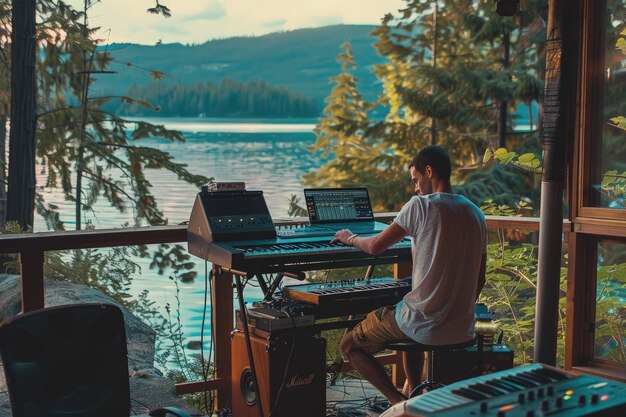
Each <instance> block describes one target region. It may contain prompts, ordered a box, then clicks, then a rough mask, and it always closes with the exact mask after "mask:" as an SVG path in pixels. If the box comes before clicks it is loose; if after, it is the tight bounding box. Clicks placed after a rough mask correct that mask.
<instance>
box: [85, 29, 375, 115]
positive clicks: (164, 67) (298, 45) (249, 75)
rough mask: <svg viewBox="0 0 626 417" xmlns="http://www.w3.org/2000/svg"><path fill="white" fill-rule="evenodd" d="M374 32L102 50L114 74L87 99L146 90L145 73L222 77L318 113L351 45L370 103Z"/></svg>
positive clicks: (296, 33)
mask: <svg viewBox="0 0 626 417" xmlns="http://www.w3.org/2000/svg"><path fill="white" fill-rule="evenodd" d="M373 29H374V26H371V25H335V26H326V27H321V28H313V29H298V30H293V31H287V32H276V33H271V34H268V35H263V36H256V37H235V38H227V39H217V40H211V41H208V42H206V43H203V44H200V45H181V44H178V43H176V44H161V45H155V46H146V45H137V44H132V43H131V44H111V45H108V46H103V47H102V48H101V50H104V49H106V50H107V51H108V52H110V54H111V56H112V58H113V60H114V62H113V63H112V64H111V67H110V69H112V70H114V71H117V73H116V74H110V75H109V74H103V75H100V76H99V77H98V79H97V80H96V81H95V83H94V84H93V87H94V88H93V92H92V96H99V95H111V94H114V95H117V94H125V93H126V92H127V91H128V89H129V88H130V87H131V86H133V85H137V86H141V85H147V84H148V83H150V81H152V78H151V73H150V71H147V70H145V69H149V70H157V71H160V72H163V73H164V74H165V77H164V78H163V79H162V80H161V81H160V82H163V83H180V84H187V85H189V84H194V83H196V82H198V81H202V82H206V81H212V82H214V83H216V84H219V82H220V81H221V80H222V79H223V78H225V77H230V78H232V79H234V80H236V81H240V82H247V81H250V80H264V81H266V82H268V83H270V84H272V85H275V86H282V87H286V88H288V89H289V90H290V91H293V92H295V93H299V94H302V95H304V96H306V97H310V98H313V99H315V100H316V101H317V102H318V103H319V106H320V108H322V105H323V100H324V98H325V97H326V96H327V95H328V94H329V93H330V89H331V88H332V85H331V84H330V83H329V78H330V77H332V76H334V75H337V74H338V73H339V72H340V71H341V68H340V66H339V64H338V63H337V61H336V57H337V55H338V54H339V53H340V52H341V45H342V44H343V43H344V42H350V44H351V45H352V49H353V52H354V56H355V59H356V63H357V65H358V68H357V70H356V71H355V75H356V77H357V78H358V79H359V81H360V85H359V86H360V88H361V90H362V93H363V95H364V96H365V98H367V99H373V98H375V97H376V95H377V94H378V92H379V89H380V87H379V86H378V85H377V84H376V83H377V81H376V78H375V77H374V76H373V75H372V73H371V68H372V66H373V65H374V64H377V63H380V62H382V58H381V57H380V56H378V54H377V53H376V50H375V49H374V47H373V43H374V42H375V41H376V39H377V38H375V37H372V36H370V32H371V31H372V30H373ZM128 63H130V64H132V65H128ZM140 68H144V69H140Z"/></svg>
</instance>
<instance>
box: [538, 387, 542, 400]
mask: <svg viewBox="0 0 626 417" xmlns="http://www.w3.org/2000/svg"><path fill="white" fill-rule="evenodd" d="M537 397H539V398H543V388H539V389H538V390H537Z"/></svg>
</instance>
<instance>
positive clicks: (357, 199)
mask: <svg viewBox="0 0 626 417" xmlns="http://www.w3.org/2000/svg"><path fill="white" fill-rule="evenodd" d="M304 200H305V203H306V209H307V212H308V215H309V222H310V223H311V226H317V227H323V228H325V229H330V230H333V231H336V230H341V229H350V230H351V231H352V232H354V233H376V232H380V231H381V230H383V229H384V228H385V226H386V225H385V224H384V223H380V222H376V221H375V220H374V211H373V210H372V203H371V201H370V197H369V193H368V192H367V188H364V187H362V188H306V189H305V190H304Z"/></svg>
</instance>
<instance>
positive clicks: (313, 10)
mask: <svg viewBox="0 0 626 417" xmlns="http://www.w3.org/2000/svg"><path fill="white" fill-rule="evenodd" d="M91 1H92V2H93V1H94V0H91ZM66 2H67V3H69V4H70V5H72V6H73V7H74V8H76V9H79V10H82V8H83V0H67V1H66ZM160 3H161V4H163V5H165V6H167V7H169V8H170V10H171V11H172V17H170V18H164V17H163V16H162V15H154V14H150V13H147V12H146V9H148V8H150V7H154V5H155V4H156V1H155V0H101V1H98V2H97V3H95V4H93V5H92V6H91V8H90V9H89V12H88V15H89V24H90V26H91V27H100V31H99V32H97V35H98V37H99V38H100V39H103V41H104V43H112V42H133V43H141V44H147V45H153V44H155V43H157V42H162V43H173V42H180V43H183V44H188V43H189V44H192V43H203V42H206V41H208V40H211V39H219V38H228V37H232V36H240V35H245V36H258V35H263V34H266V33H271V32H277V31H284V30H292V29H298V28H305V27H320V26H327V25H335V24H378V23H380V19H381V18H382V17H383V16H384V15H385V14H386V13H388V12H392V13H395V12H396V11H397V10H398V9H399V8H401V7H402V6H403V4H405V1H404V0H185V1H180V0H179V1H174V0H160Z"/></svg>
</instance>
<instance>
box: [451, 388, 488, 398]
mask: <svg viewBox="0 0 626 417" xmlns="http://www.w3.org/2000/svg"><path fill="white" fill-rule="evenodd" d="M452 393H453V394H456V395H460V396H461V397H465V398H469V399H470V400H476V401H480V400H486V399H487V398H489V397H487V396H486V395H485V394H482V393H480V392H476V391H474V390H471V389H468V388H458V389H455V390H452Z"/></svg>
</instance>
